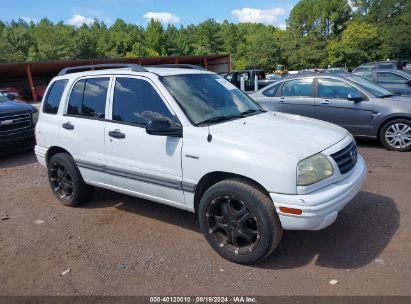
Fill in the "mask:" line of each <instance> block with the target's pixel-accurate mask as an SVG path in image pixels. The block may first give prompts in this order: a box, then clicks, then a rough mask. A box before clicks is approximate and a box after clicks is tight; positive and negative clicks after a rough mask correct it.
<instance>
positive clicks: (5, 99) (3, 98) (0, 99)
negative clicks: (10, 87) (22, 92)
mask: <svg viewBox="0 0 411 304" xmlns="http://www.w3.org/2000/svg"><path fill="white" fill-rule="evenodd" d="M7 100H8V98H7V97H6V95H4V94H3V93H0V102H1V101H7Z"/></svg>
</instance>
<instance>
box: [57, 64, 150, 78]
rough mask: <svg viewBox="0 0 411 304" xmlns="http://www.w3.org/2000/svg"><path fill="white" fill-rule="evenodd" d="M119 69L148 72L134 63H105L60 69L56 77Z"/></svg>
mask: <svg viewBox="0 0 411 304" xmlns="http://www.w3.org/2000/svg"><path fill="white" fill-rule="evenodd" d="M121 68H128V69H130V70H131V71H133V72H148V71H147V70H146V69H145V68H144V67H142V66H141V65H139V64H134V63H107V64H94V65H80V66H76V67H68V68H64V69H62V70H61V71H60V72H59V73H58V76H62V75H66V74H70V73H75V72H82V71H90V70H91V71H92V70H106V69H121Z"/></svg>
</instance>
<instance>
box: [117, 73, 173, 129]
mask: <svg viewBox="0 0 411 304" xmlns="http://www.w3.org/2000/svg"><path fill="white" fill-rule="evenodd" d="M160 117H162V118H169V119H170V120H174V121H175V120H176V119H175V117H174V116H173V114H171V112H170V111H169V109H168V108H167V106H166V105H165V104H164V102H163V100H162V99H161V97H160V96H159V95H158V93H157V92H156V90H155V89H154V88H153V86H152V85H151V84H150V83H148V82H147V81H145V80H141V79H133V78H117V80H116V86H115V89H114V101H113V120H115V121H121V122H126V123H132V124H137V125H145V124H146V123H147V122H148V121H149V120H151V119H153V118H160Z"/></svg>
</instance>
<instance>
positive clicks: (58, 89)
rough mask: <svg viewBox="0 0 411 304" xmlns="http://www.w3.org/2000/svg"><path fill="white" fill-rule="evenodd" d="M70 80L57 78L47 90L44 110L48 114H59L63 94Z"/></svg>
mask: <svg viewBox="0 0 411 304" xmlns="http://www.w3.org/2000/svg"><path fill="white" fill-rule="evenodd" d="M67 82H68V80H67V79H62V80H56V81H55V82H54V83H53V84H52V85H51V87H50V89H49V91H48V92H47V95H46V98H45V99H44V105H43V112H44V113H47V114H57V111H58V109H59V105H60V100H61V96H62V95H63V92H64V89H65V88H66V85H67Z"/></svg>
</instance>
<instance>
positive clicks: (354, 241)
mask: <svg viewBox="0 0 411 304" xmlns="http://www.w3.org/2000/svg"><path fill="white" fill-rule="evenodd" d="M399 223H400V213H399V211H398V209H397V207H396V205H395V202H394V201H393V200H392V199H391V198H389V197H386V196H382V195H378V194H375V193H371V192H364V191H361V192H360V193H359V194H358V195H357V196H356V197H355V198H354V199H353V200H352V201H351V202H350V203H349V204H348V205H347V206H346V207H345V208H344V209H343V210H342V211H341V212H340V214H339V215H338V218H337V220H336V222H335V223H334V224H332V225H331V226H329V227H328V228H325V229H323V230H319V231H286V232H285V234H284V237H283V240H282V242H281V243H280V246H279V247H278V248H277V249H276V250H275V251H274V253H273V255H272V256H271V257H269V258H268V259H267V260H266V261H264V262H263V263H262V264H259V265H258V266H257V267H261V268H269V269H289V268H297V267H301V266H304V265H307V264H310V263H314V264H315V265H317V266H321V267H326V268H334V269H355V268H359V267H362V266H365V265H367V264H369V263H371V262H372V261H373V260H374V259H376V258H377V257H378V256H379V255H380V253H381V252H382V251H383V250H384V248H385V247H386V246H387V245H388V243H389V242H390V240H391V238H392V237H393V235H394V234H395V232H396V231H397V229H398V227H399Z"/></svg>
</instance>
